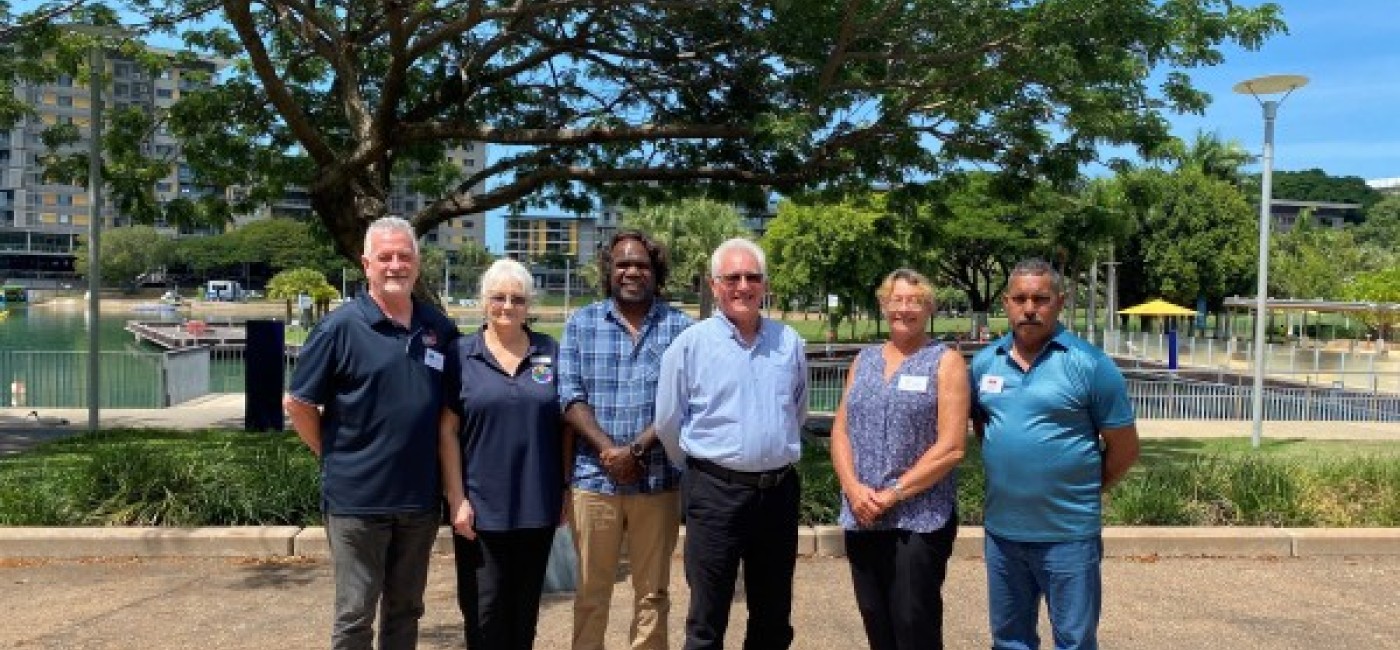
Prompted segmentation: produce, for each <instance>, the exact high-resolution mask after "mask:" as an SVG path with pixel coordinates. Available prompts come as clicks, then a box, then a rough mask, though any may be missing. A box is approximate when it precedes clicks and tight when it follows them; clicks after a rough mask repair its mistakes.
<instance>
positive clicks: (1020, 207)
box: [905, 173, 1124, 312]
mask: <svg viewBox="0 0 1400 650" xmlns="http://www.w3.org/2000/svg"><path fill="white" fill-rule="evenodd" d="M926 190H927V191H928V197H927V198H926V199H924V200H923V201H921V202H919V203H918V204H917V205H916V206H914V208H913V209H912V210H911V213H910V214H908V215H906V216H905V219H906V220H908V221H910V222H912V229H913V232H914V233H916V234H915V236H914V238H912V239H911V241H910V245H909V247H908V248H909V255H910V256H911V257H912V259H914V260H917V262H916V266H920V267H925V268H929V269H931V270H933V273H932V274H931V276H932V277H933V278H934V281H935V282H937V283H939V284H947V285H948V286H950V287H953V288H955V289H958V290H960V291H962V292H963V294H964V295H965V296H966V299H967V302H968V304H969V307H970V308H971V309H972V310H973V311H976V312H989V311H991V310H992V307H993V305H994V302H995V301H996V299H997V296H999V295H1000V294H1001V291H1002V289H1003V288H1005V286H1006V281H1007V276H1008V274H1009V273H1010V271H1011V268H1012V267H1013V266H1015V265H1016V262H1018V261H1020V260H1021V259H1022V258H1025V257H1028V256H1032V255H1034V256H1039V257H1042V258H1045V259H1047V260H1050V261H1051V262H1053V263H1056V264H1058V265H1059V266H1061V267H1062V268H1064V270H1065V271H1066V275H1068V276H1071V277H1072V276H1073V273H1072V272H1071V270H1072V268H1073V267H1077V266H1078V265H1079V264H1081V263H1083V262H1085V261H1086V258H1087V257H1088V255H1089V253H1090V251H1092V250H1093V249H1094V248H1095V247H1097V246H1098V245H1100V244H1101V243H1103V242H1105V241H1108V240H1110V239H1112V237H1113V234H1114V233H1115V232H1117V231H1119V230H1121V229H1122V227H1121V226H1120V225H1117V224H1118V222H1120V221H1123V220H1124V219H1123V217H1122V216H1121V215H1119V214H1118V213H1116V212H1113V211H1110V210H1105V209H1101V208H1099V207H1098V206H1095V205H1093V204H1090V203H1085V202H1079V201H1075V200H1072V199H1071V198H1070V197H1068V196H1065V195H1063V194H1061V193H1059V192H1057V191H1056V190H1054V189H1052V188H1051V187H1050V186H1048V185H1045V184H1039V183H1037V184H1030V185H1027V186H1024V187H1007V186H1005V184H1004V183H1000V182H999V180H998V179H997V178H996V177H995V176H993V175H991V174H987V173H971V174H967V175H965V176H954V177H950V178H947V179H945V180H944V181H943V182H941V183H938V184H935V185H932V186H930V187H929V188H926Z"/></svg>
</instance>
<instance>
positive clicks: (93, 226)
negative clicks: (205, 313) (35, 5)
mask: <svg viewBox="0 0 1400 650" xmlns="http://www.w3.org/2000/svg"><path fill="white" fill-rule="evenodd" d="M88 65H89V67H91V69H92V71H91V72H90V73H89V75H88V94H89V95H90V97H89V99H88V102H89V108H90V109H91V112H90V113H89V114H88V119H89V120H90V121H91V124H90V125H89V127H88V128H89V129H90V132H89V137H88V304H87V308H88V358H87V366H88V367H87V372H88V431H94V432H95V431H97V429H98V420H99V411H100V410H101V404H100V402H101V401H102V383H101V381H100V375H99V370H98V369H99V366H100V365H101V364H100V363H99V361H100V359H99V355H100V354H101V350H102V343H101V333H102V328H101V327H100V324H99V320H100V317H101V315H102V310H101V298H100V297H99V296H100V294H101V293H102V292H101V288H102V282H101V279H102V272H101V271H102V267H101V266H100V265H99V260H100V259H101V256H100V255H99V253H98V248H99V245H100V243H101V237H102V73H103V68H104V67H106V64H105V63H104V62H103V57H102V45H101V44H97V45H93V46H92V50H91V51H90V52H89V53H88Z"/></svg>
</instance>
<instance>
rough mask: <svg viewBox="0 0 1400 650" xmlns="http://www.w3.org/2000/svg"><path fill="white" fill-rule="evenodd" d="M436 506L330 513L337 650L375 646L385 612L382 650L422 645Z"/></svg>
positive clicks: (333, 639)
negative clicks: (393, 511) (417, 509)
mask: <svg viewBox="0 0 1400 650" xmlns="http://www.w3.org/2000/svg"><path fill="white" fill-rule="evenodd" d="M439 517H441V515H440V514H439V513H438V512H437V511H436V510H434V511H432V512H427V513H406V514H398V515H332V514H327V515H326V539H327V541H328V542H330V546H331V562H332V564H333V566H334V567H335V615H334V620H333V621H332V629H331V648H332V649H333V650H370V648H371V647H372V643H373V640H374V619H375V610H376V608H377V609H378V611H379V619H380V623H379V648H380V650H411V649H412V648H414V647H417V644H418V619H420V618H422V617H423V609H424V608H423V589H424V588H425V587H426V586H427V584H428V559H429V557H430V556H431V554H432V550H433V541H434V540H435V539H437V531H438V518H439Z"/></svg>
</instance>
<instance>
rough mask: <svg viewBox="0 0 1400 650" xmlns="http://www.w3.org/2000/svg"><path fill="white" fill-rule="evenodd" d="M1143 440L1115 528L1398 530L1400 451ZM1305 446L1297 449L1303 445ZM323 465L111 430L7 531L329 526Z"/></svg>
mask: <svg viewBox="0 0 1400 650" xmlns="http://www.w3.org/2000/svg"><path fill="white" fill-rule="evenodd" d="M1183 442H1188V443H1189V442H1190V441H1181V440H1170V441H1167V440H1144V441H1143V446H1144V454H1143V460H1142V461H1141V462H1140V463H1139V465H1138V466H1137V467H1135V468H1134V469H1133V470H1132V471H1131V472H1130V473H1129V475H1128V477H1127V478H1126V479H1125V480H1124V481H1123V482H1122V483H1121V484H1120V485H1118V486H1116V487H1115V488H1114V489H1113V490H1112V492H1111V493H1110V494H1109V497H1108V499H1107V502H1106V506H1105V511H1104V518H1105V522H1106V523H1108V524H1111V525H1143V526H1147V525H1151V526H1219V525H1228V526H1338V527H1393V526H1400V455H1397V454H1395V453H1378V452H1375V451H1367V450H1366V449H1364V448H1362V449H1357V448H1356V447H1357V446H1356V445H1351V444H1345V443H1340V444H1336V445H1334V446H1327V445H1326V443H1305V444H1303V445H1301V446H1300V445H1296V444H1295V445H1291V446H1293V447H1301V448H1299V449H1295V450H1294V451H1295V452H1296V453H1284V451H1282V450H1283V449H1285V448H1287V447H1289V445H1271V446H1266V448H1265V449H1263V450H1257V451H1254V450H1248V449H1240V450H1237V451H1230V450H1227V449H1225V448H1223V447H1222V446H1221V445H1201V446H1202V447H1204V450H1203V451H1191V450H1184V451H1183V450H1181V449H1178V447H1179V446H1180V445H1181V444H1182V443H1183ZM1295 442H1296V441H1295ZM798 471H799V472H800V473H801V475H802V485H803V494H802V502H801V505H800V513H801V514H800V516H801V522H802V524H803V525H820V524H832V523H835V522H836V516H837V513H838V512H839V509H840V486H839V484H838V482H837V481H836V477H835V474H834V473H833V472H832V470H831V457H830V455H829V453H828V451H827V449H826V445H825V444H824V443H823V442H822V441H820V440H818V441H810V440H809V441H808V442H807V444H804V445H803V455H802V460H801V462H800V463H799V464H798ZM957 472H958V513H959V517H960V521H961V522H962V523H964V524H968V525H980V524H981V523H982V521H983V516H982V512H983V510H982V504H983V501H984V494H983V487H982V486H983V481H984V474H983V468H982V463H981V453H980V450H979V448H978V444H977V441H976V440H975V439H970V440H969V441H968V449H967V453H966V456H965V458H964V460H963V462H962V464H961V465H960V466H959V467H958V469H957ZM319 523H320V490H319V472H318V468H317V462H316V458H315V456H313V455H312V454H311V453H310V452H309V451H307V450H306V448H305V447H304V446H303V445H302V444H301V442H300V440H299V439H298V438H297V437H296V436H295V435H293V434H291V433H284V434H263V433H256V434H255V433H244V432H229V431H196V432H190V431H160V430H134V429H133V430H121V431H104V432H102V433H101V434H97V435H82V436H76V437H73V438H69V439H65V440H59V441H56V442H53V443H49V444H46V445H42V446H40V447H38V448H36V449H34V450H31V451H28V452H25V453H22V454H19V455H16V456H9V457H6V458H3V459H0V525H4V526H78V525H130V524H149V525H162V526H226V525H254V524H263V525H318V524H319Z"/></svg>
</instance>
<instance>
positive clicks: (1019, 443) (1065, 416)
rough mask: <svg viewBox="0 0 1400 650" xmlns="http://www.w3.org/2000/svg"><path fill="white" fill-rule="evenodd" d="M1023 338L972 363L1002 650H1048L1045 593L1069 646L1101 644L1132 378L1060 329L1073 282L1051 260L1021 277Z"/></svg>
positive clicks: (1060, 639) (990, 580)
mask: <svg viewBox="0 0 1400 650" xmlns="http://www.w3.org/2000/svg"><path fill="white" fill-rule="evenodd" d="M1003 302H1004V303H1005V306H1006V316H1007V321H1008V325H1009V326H1010V327H1011V333H1010V334H1008V335H1006V336H1003V337H1002V338H1000V339H998V340H996V341H993V342H992V343H991V344H990V345H988V346H987V347H986V348H984V349H983V350H982V351H981V352H978V353H977V356H976V357H974V358H973V360H972V369H971V372H972V386H973V423H974V425H975V427H976V429H977V432H978V434H979V435H981V436H982V458H983V464H984V465H985V467H986V474H987V479H986V480H987V501H986V512H985V519H986V521H985V529H986V540H985V544H986V549H985V555H986V564H987V593H988V613H989V618H990V624H991V633H992V648H994V649H998V650H1027V649H1032V648H1039V647H1040V638H1039V636H1038V635H1037V634H1036V622H1037V619H1038V618H1039V609H1040V599H1041V598H1042V597H1044V598H1045V602H1046V606H1047V608H1048V610H1049V614H1050V626H1051V628H1052V632H1053V633H1054V636H1055V647H1056V648H1057V649H1069V648H1078V649H1081V650H1093V649H1095V648H1098V625H1099V610H1100V603H1101V602H1102V581H1101V576H1100V571H1099V566H1100V564H1101V559H1102V556H1103V541H1102V534H1101V532H1102V517H1101V512H1100V504H1101V498H1102V494H1103V492H1104V491H1106V490H1107V489H1108V488H1109V487H1110V486H1112V485H1113V484H1114V483H1115V482H1117V481H1118V480H1119V479H1121V478H1123V475H1124V474H1126V473H1127V472H1128V469H1129V468H1130V467H1132V465H1133V463H1134V462H1135V461H1136V460H1137V456H1138V436H1137V428H1136V426H1135V424H1134V418H1133V408H1132V405H1131V404H1130V403H1129V401H1128V393H1127V390H1126V388H1125V386H1124V382H1123V375H1122V373H1120V372H1119V371H1118V367H1117V366H1116V365H1114V363H1113V360H1112V359H1110V358H1109V357H1108V355H1106V354H1104V353H1103V351H1101V350H1099V349H1098V348H1095V347H1094V346H1093V345H1091V344H1089V343H1087V342H1085V341H1084V340H1083V339H1081V338H1079V337H1077V336H1075V335H1073V334H1071V333H1069V332H1068V331H1066V330H1065V328H1064V326H1062V325H1060V324H1059V322H1058V319H1059V315H1060V309H1061V308H1062V307H1064V302H1065V295H1064V280H1063V279H1062V278H1061V276H1060V274H1059V272H1057V271H1056V270H1055V269H1054V267H1052V266H1050V265H1049V264H1047V263H1046V262H1044V261H1043V260H1027V261H1024V262H1021V263H1020V264H1018V265H1016V268H1015V269H1013V270H1012V271H1011V278H1010V281H1009V282H1008V283H1007V287H1006V294H1005V296H1004V297H1003Z"/></svg>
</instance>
